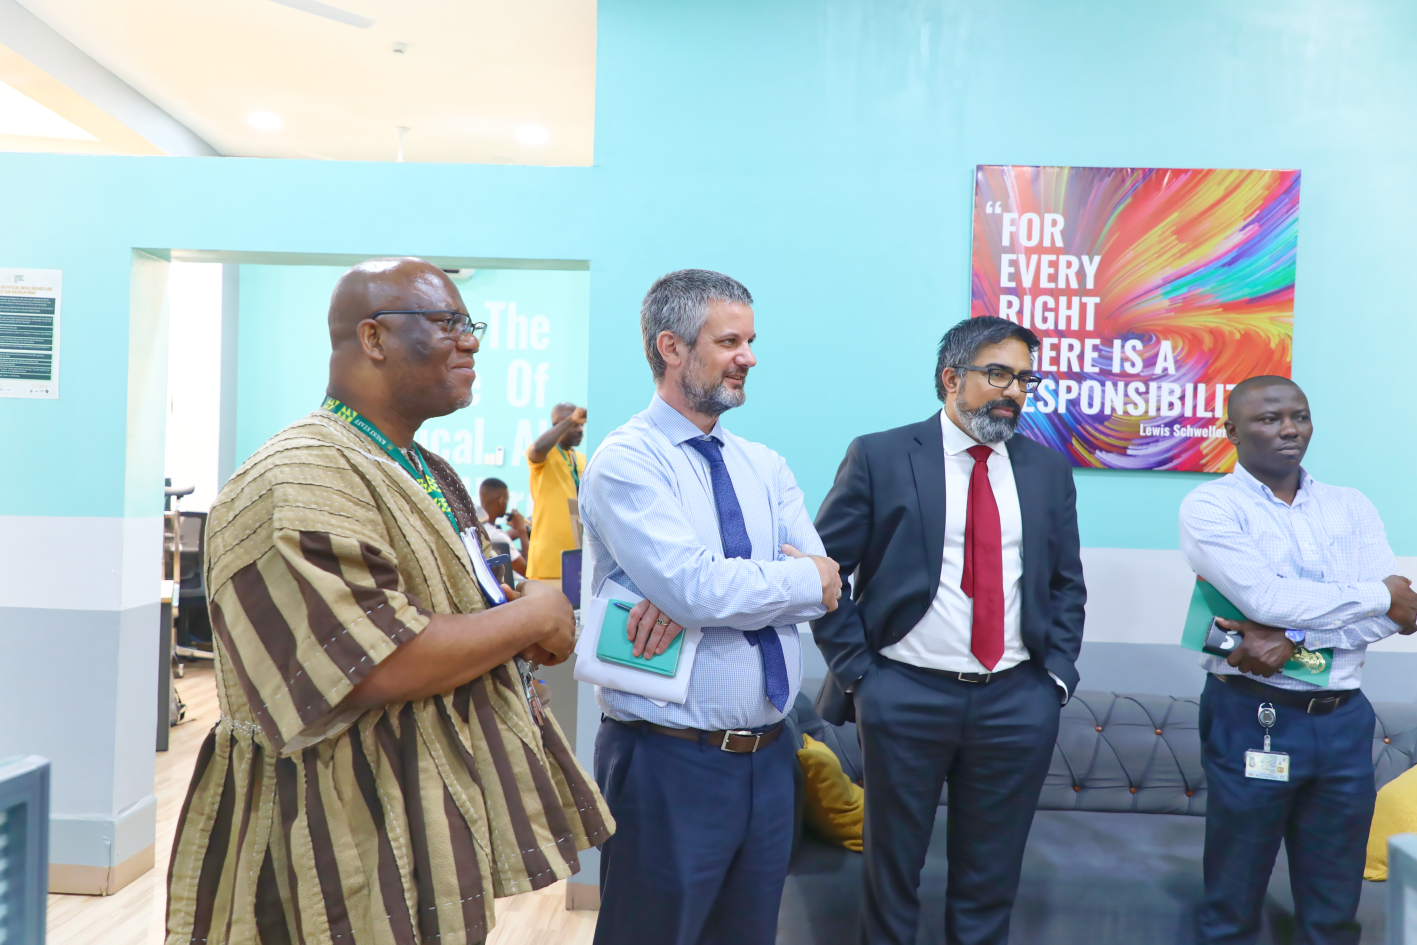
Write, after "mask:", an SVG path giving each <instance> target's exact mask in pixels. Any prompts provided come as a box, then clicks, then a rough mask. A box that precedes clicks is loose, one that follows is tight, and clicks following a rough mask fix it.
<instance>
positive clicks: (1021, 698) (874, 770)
mask: <svg viewBox="0 0 1417 945" xmlns="http://www.w3.org/2000/svg"><path fill="white" fill-rule="evenodd" d="M1037 349H1038V337H1037V336H1036V335H1035V334H1034V333H1033V332H1031V331H1029V330H1028V329H1027V328H1022V327H1020V326H1018V325H1016V324H1014V323H1013V322H1009V321H1005V320H1004V319H1001V318H971V319H965V320H964V321H962V322H960V323H959V324H958V325H956V326H954V327H953V328H951V329H950V330H949V331H948V332H947V333H946V334H945V337H944V338H943V339H942V340H941V341H940V350H939V360H938V363H937V365H936V368H935V390H936V393H937V394H938V395H939V397H940V400H941V401H943V402H944V405H945V407H944V410H942V411H941V412H940V413H939V414H937V415H934V416H931V417H930V418H929V419H928V420H925V421H922V422H920V423H913V424H910V425H909V426H903V427H898V428H896V429H894V430H886V431H885V432H882V433H871V434H867V435H866V436H862V437H858V438H857V439H855V440H853V441H852V443H851V445H850V446H849V447H847V450H846V458H845V459H844V460H843V461H842V464H841V468H840V469H839V470H838V471H837V474H836V483H835V484H834V485H833V486H832V489H831V492H830V493H829V494H828V495H827V498H826V500H825V501H824V502H823V503H822V507H821V510H820V512H818V514H817V531H818V533H819V534H820V535H821V536H822V541H823V542H824V543H825V544H826V553H827V554H828V555H830V556H831V557H832V558H834V559H835V560H836V561H838V562H840V564H841V573H842V574H843V575H846V574H851V573H852V572H853V571H854V572H855V574H854V575H853V577H852V578H851V582H850V584H851V589H852V593H851V594H850V595H849V596H848V595H846V594H843V595H842V598H841V602H840V605H839V606H838V607H837V609H836V610H835V611H834V612H832V613H830V614H827V615H826V616H825V617H823V618H821V619H819V620H817V621H815V622H814V632H815V636H816V641H817V645H818V646H819V647H820V648H821V651H822V653H823V654H824V655H825V656H826V659H827V664H828V666H829V667H830V669H831V675H830V676H829V677H828V678H827V680H826V683H825V684H824V685H823V686H822V691H821V693H820V694H819V695H818V697H817V707H818V710H819V711H820V712H821V714H822V716H823V717H824V718H826V719H827V720H828V721H831V722H834V723H840V722H842V721H845V720H847V719H849V718H851V717H852V716H853V713H854V717H855V719H856V723H857V726H858V729H857V730H858V733H859V736H860V738H861V746H862V753H863V756H864V761H865V770H866V779H865V786H866V825H865V845H866V850H865V853H866V893H865V900H864V904H863V908H862V918H861V932H860V934H861V941H862V942H866V943H870V945H883V943H900V945H914V942H915V936H916V926H917V923H918V921H919V915H920V897H919V892H918V890H919V885H920V869H921V866H922V865H923V864H924V862H925V851H926V848H927V847H928V846H929V843H930V834H931V831H932V830H933V828H934V825H935V810H936V807H937V806H938V804H939V798H940V789H941V786H942V785H943V784H944V782H946V781H948V782H949V804H948V807H947V811H948V817H949V828H948V829H949V839H948V845H947V848H946V852H947V855H948V857H949V882H948V887H947V889H946V899H945V902H946V905H945V941H946V942H948V943H950V945H985V943H1003V942H1007V941H1008V935H1009V913H1010V912H1011V910H1012V908H1013V902H1014V895H1015V894H1016V893H1017V891H1018V881H1019V871H1020V868H1021V865H1022V862H1023V848H1024V844H1025V842H1026V841H1027V840H1028V830H1029V826H1030V825H1031V823H1032V821H1033V811H1034V808H1035V806H1036V805H1037V803H1038V795H1039V792H1040V791H1042V789H1043V780H1044V777H1045V776H1046V775H1047V773H1048V764H1049V760H1050V759H1051V758H1052V754H1053V743H1054V740H1055V738H1056V737H1057V733H1058V714H1059V708H1060V706H1061V705H1062V704H1063V703H1065V702H1067V700H1068V697H1069V696H1070V695H1071V693H1072V692H1073V691H1074V690H1075V689H1076V688H1077V683H1078V674H1077V670H1076V669H1074V667H1073V664H1074V662H1075V661H1076V660H1077V655H1078V648H1079V646H1080V645H1081V643H1082V625H1083V604H1084V602H1085V601H1086V599H1087V591H1086V588H1084V586H1083V579H1082V562H1081V560H1080V559H1079V556H1078V529H1077V510H1076V500H1077V493H1076V491H1075V490H1074V488H1073V477H1072V468H1071V466H1070V465H1069V464H1068V461H1067V459H1065V458H1064V457H1063V456H1062V455H1060V454H1059V453H1057V452H1055V451H1053V450H1051V449H1048V448H1047V447H1045V446H1041V445H1039V444H1037V443H1035V442H1033V441H1032V440H1029V439H1027V438H1025V437H1013V432H1014V429H1015V427H1016V426H1017V424H1018V420H1019V416H1020V415H1021V413H1022V411H1023V407H1024V403H1025V401H1026V399H1027V395H1028V393H1029V392H1030V391H1033V390H1035V389H1037V386H1038V384H1039V382H1040V380H1041V379H1040V378H1039V377H1038V375H1036V374H1034V373H1033V368H1032V363H1033V362H1032V355H1033V353H1034V352H1035V351H1037Z"/></svg>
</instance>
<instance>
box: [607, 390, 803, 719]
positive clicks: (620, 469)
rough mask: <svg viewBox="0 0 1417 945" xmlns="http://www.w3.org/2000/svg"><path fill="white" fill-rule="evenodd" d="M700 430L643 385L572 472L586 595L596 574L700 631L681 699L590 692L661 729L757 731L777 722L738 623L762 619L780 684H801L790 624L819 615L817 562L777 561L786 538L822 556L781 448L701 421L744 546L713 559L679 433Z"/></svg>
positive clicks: (708, 499) (709, 488) (700, 493)
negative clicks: (777, 648) (775, 652)
mask: <svg viewBox="0 0 1417 945" xmlns="http://www.w3.org/2000/svg"><path fill="white" fill-rule="evenodd" d="M703 435H704V433H703V431H701V430H700V429H699V428H698V427H696V426H695V425H694V424H693V423H692V422H690V421H689V419H688V418H686V417H685V416H684V415H683V414H681V413H679V411H677V410H675V409H674V408H673V407H671V406H669V405H668V404H667V403H665V402H664V401H663V400H661V399H660V398H659V395H658V394H656V395H655V396H654V399H652V400H651V401H650V404H649V407H648V408H647V409H646V410H644V411H643V412H641V413H638V414H636V415H635V416H634V417H632V418H630V421H629V422H628V423H626V424H625V425H624V426H622V427H620V428H619V429H617V430H615V431H614V432H613V433H611V434H610V435H609V436H608V437H606V438H605V441H604V442H603V443H601V445H600V447H599V448H598V449H597V450H596V451H595V455H594V457H592V459H591V460H590V463H589V464H588V465H587V466H586V470H585V473H584V474H583V476H582V478H581V493H580V514H581V523H582V526H583V527H584V529H585V536H584V547H585V555H586V558H587V559H588V565H589V567H590V568H591V588H592V591H593V592H594V593H596V594H599V593H600V588H601V587H602V586H603V585H604V584H605V582H606V580H607V579H608V580H612V581H615V582H616V583H617V584H620V585H622V586H624V587H626V588H628V589H630V590H632V591H635V592H636V593H638V594H641V595H643V596H644V597H647V598H649V600H650V601H652V602H653V603H654V604H655V606H657V607H659V608H660V609H661V610H663V611H664V612H665V613H666V614H668V615H669V616H670V617H672V618H673V619H674V620H675V621H676V622H678V623H679V624H681V625H683V626H685V627H702V628H703V630H704V635H703V639H702V640H700V641H699V647H698V653H697V655H696V657H695V659H694V668H693V672H692V674H691V675H690V677H689V695H688V698H687V699H686V700H685V701H684V704H683V705H676V704H674V703H672V702H671V703H669V704H668V705H664V706H660V705H656V704H655V703H654V702H651V701H650V700H649V699H646V698H645V697H643V696H638V695H635V694H634V693H629V692H623V691H621V690H618V689H606V688H604V687H599V686H598V687H596V701H597V702H598V703H599V705H600V709H601V711H602V712H604V713H605V714H606V715H607V716H608V717H610V718H612V719H619V720H620V721H633V720H636V719H643V720H645V721H647V722H654V723H656V724H658V725H665V726H669V727H671V728H698V729H705V730H708V731H717V730H719V729H737V728H759V727H761V726H765V725H771V724H773V723H775V722H777V721H779V720H780V719H781V718H782V715H783V714H782V713H781V712H778V711H777V710H776V709H775V708H773V705H772V703H771V702H769V701H768V697H767V687H766V685H765V683H764V681H763V662H762V657H761V656H760V655H759V650H758V648H757V647H754V646H751V645H750V644H749V643H748V641H747V640H746V639H745V638H744V636H743V633H742V631H744V630H760V629H763V628H765V627H769V626H770V627H773V628H774V629H775V630H776V631H777V634H778V639H780V640H781V641H782V655H783V658H784V660H785V661H786V663H787V676H788V682H789V683H790V685H791V689H790V692H789V695H788V700H787V705H788V707H789V708H790V707H791V705H792V701H793V700H794V699H795V698H796V697H797V690H798V689H799V688H800V687H801V684H802V645H801V641H800V640H798V638H797V628H796V624H798V623H801V622H803V621H807V620H814V619H816V618H817V617H820V616H821V615H822V614H824V613H826V608H825V607H823V606H822V582H821V578H820V576H819V575H818V573H817V566H816V564H815V563H813V562H812V561H811V560H809V559H807V558H788V557H786V556H785V555H783V554H782V553H781V551H780V550H779V549H780V546H781V545H783V544H789V545H792V546H793V547H795V548H796V549H797V550H798V551H801V552H803V553H804V554H809V555H822V554H825V553H826V551H825V549H824V548H823V547H822V540H821V539H820V538H819V537H818V536H817V530H816V529H815V528H814V527H813V526H812V520H811V518H809V517H808V515H807V509H806V507H805V506H804V505H803V502H802V490H801V489H799V488H797V480H796V479H794V478H793V476H792V472H791V471H790V470H789V469H788V468H787V463H786V462H784V461H783V459H782V457H781V456H779V455H778V454H776V453H774V452H773V451H772V450H770V449H768V448H767V447H765V446H762V445H761V444H758V443H752V442H749V441H748V440H745V439H743V438H742V437H738V436H734V435H733V434H732V433H729V432H728V431H727V430H725V429H724V428H723V425H722V424H721V423H719V424H715V425H714V428H713V430H712V431H711V432H710V434H709V435H710V436H713V437H716V438H717V439H718V440H719V441H720V442H721V443H722V444H723V460H724V463H725V464H726V465H727V467H728V473H729V475H730V476H731V477H732V478H733V489H734V492H735V493H736V494H737V496H738V504H739V505H740V506H741V507H742V509H743V522H744V524H745V525H746V526H747V529H748V537H749V539H751V540H752V542H753V557H752V558H751V559H742V558H725V557H724V556H723V543H722V540H721V539H720V537H719V530H718V510H717V507H716V506H715V505H714V499H713V485H712V482H711V481H710V478H709V465H708V462H707V461H706V460H705V459H704V458H703V457H702V456H700V455H699V454H698V453H697V452H696V451H695V450H694V449H692V448H691V447H689V446H687V445H685V444H686V443H687V441H688V440H691V439H693V438H695V437H702V436H703Z"/></svg>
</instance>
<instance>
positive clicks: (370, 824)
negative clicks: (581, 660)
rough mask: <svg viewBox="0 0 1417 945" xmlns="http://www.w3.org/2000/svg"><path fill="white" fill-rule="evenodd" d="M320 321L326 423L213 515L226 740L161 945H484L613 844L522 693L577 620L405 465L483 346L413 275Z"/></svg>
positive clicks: (561, 742) (358, 277) (279, 443)
mask: <svg viewBox="0 0 1417 945" xmlns="http://www.w3.org/2000/svg"><path fill="white" fill-rule="evenodd" d="M329 323H330V339H331V343H332V346H333V349H334V350H333V354H332V356H331V359H330V383H329V397H328V399H327V400H326V401H325V406H324V407H322V408H321V409H319V410H316V411H315V412H314V413H311V414H310V415H309V416H307V417H305V418H304V419H302V420H299V421H297V422H295V423H293V424H291V425H290V426H289V427H287V428H286V429H284V430H282V431H281V432H280V433H278V434H276V435H275V436H274V437H273V438H272V439H271V440H270V441H269V442H267V443H266V444H265V446H263V447H262V448H261V449H260V450H258V451H257V452H256V454H255V455H254V456H252V457H251V459H250V460H248V461H247V462H246V464H245V465H243V466H242V467H241V469H239V470H238V471H237V472H236V474H235V475H234V476H233V477H232V478H231V481H230V482H228V483H227V485H226V487H225V488H224V489H223V490H222V492H221V495H219V496H218V497H217V500H216V502H215V504H214V505H213V506H212V511H211V516H210V525H209V529H210V530H209V535H208V544H207V547H208V549H209V550H208V564H207V586H208V587H209V588H210V589H211V618H212V627H213V630H214V641H215V648H216V667H217V686H218V694H219V697H220V700H221V719H220V721H219V722H218V723H217V725H216V727H215V728H214V729H213V730H212V733H211V734H210V735H209V736H208V738H207V741H206V743H205V744H204V745H203V746H202V751H201V755H200V757H199V758H198V761H197V767H196V771H195V772H194V773H193V776H192V786H191V789H190V793H189V794H188V797H187V801H186V803H185V805H184V806H183V810H182V816H181V820H180V822H179V824H178V827H177V837H176V842H175V845H174V848H173V855H172V864H171V871H170V874H169V880H168V886H169V898H168V915H167V932H168V937H167V942H168V945H179V943H180V945H188V943H225V942H242V943H259V945H277V943H279V945H285V943H307V945H316V943H321V945H374V943H381V945H382V943H390V945H393V943H399V945H402V943H414V942H436V943H440V945H453V943H472V942H480V941H482V940H483V939H484V938H485V937H486V935H487V932H488V930H489V929H490V928H491V926H492V924H493V921H494V915H495V913H494V910H493V904H492V900H493V897H497V896H510V895H514V894H516V893H521V892H527V891H530V890H533V889H538V888H540V887H543V886H546V885H549V884H551V883H553V882H555V881H556V880H558V879H561V878H564V877H566V876H569V875H570V874H572V873H574V872H576V870H577V869H578V867H579V864H578V861H577V856H576V854H577V851H578V850H582V849H585V848H586V847H588V846H590V845H592V844H597V843H600V842H602V841H604V840H605V839H606V838H607V837H609V836H610V834H611V832H612V831H613V830H614V825H613V822H612V821H611V818H610V816H609V813H608V812H607V810H606V808H605V806H604V802H603V801H602V799H601V797H600V795H599V793H598V791H597V790H596V787H595V785H594V783H593V782H592V781H591V779H590V778H589V777H588V776H587V774H586V772H585V771H584V770H583V769H582V768H581V767H580V766H579V765H578V764H577V763H576V760H575V757H574V755H573V754H572V752H571V750H570V748H569V747H568V746H567V743H566V740H565V737H564V736H563V735H562V733H561V730H560V728H559V727H558V726H557V724H556V720H555V719H554V718H553V717H552V716H551V715H550V713H549V712H548V711H544V710H543V709H542V708H541V706H540V703H539V701H538V700H537V699H535V698H529V696H528V688H527V687H528V681H527V677H526V673H525V667H526V666H527V665H529V664H530V663H534V662H542V663H548V664H550V663H557V662H561V661H562V660H564V659H565V658H566V657H567V656H568V655H569V653H570V651H571V647H572V645H573V643H572V640H573V634H574V628H573V617H572V612H571V607H570V604H569V603H568V602H567V600H566V598H565V597H564V596H563V595H562V594H561V593H560V591H559V590H556V589H554V588H551V587H549V586H546V585H541V584H537V583H535V582H529V583H527V584H525V585H523V590H522V593H521V594H520V595H517V594H515V593H512V592H511V591H510V588H506V587H505V586H501V587H499V586H498V584H497V582H496V580H495V579H494V578H492V576H491V572H490V571H489V570H487V569H486V567H485V566H484V565H483V564H482V560H481V559H482V556H483V555H484V554H490V553H491V552H490V546H489V545H488V543H487V540H486V538H485V536H483V535H482V533H481V530H480V529H479V528H478V526H477V517H476V514H475V507H474V505H473V502H472V500H471V499H470V498H469V497H468V495H467V492H466V490H465V489H464V487H463V485H462V483H461V482H460V480H459V479H458V477H457V475H456V474H455V473H454V472H453V470H452V469H451V467H449V466H448V465H447V464H446V463H444V462H443V461H442V460H441V459H440V458H439V457H438V456H437V455H436V454H433V453H428V452H425V451H423V450H421V449H419V448H418V447H417V446H415V445H414V443H413V434H414V432H415V431H416V430H417V429H418V427H419V425H420V424H421V423H422V422H423V421H424V420H427V419H429V418H431V417H437V416H443V415H445V414H448V413H451V412H452V411H454V410H456V409H458V408H460V407H463V406H466V405H467V403H468V402H469V400H470V391H471V386H472V382H473V378H474V373H473V370H472V365H473V358H472V355H473V354H475V353H476V351H477V345H478V342H477V336H478V334H479V333H480V329H481V328H482V327H483V326H480V325H475V324H472V323H471V322H470V321H469V319H468V316H467V311H466V308H465V307H464V305H463V302H462V299H461V298H460V296H459V294H458V291H457V289H456V288H455V287H454V286H453V284H452V283H451V282H450V281H449V280H448V279H447V277H446V276H445V275H444V274H443V273H442V272H441V271H440V270H439V269H437V268H435V267H433V266H431V265H429V264H427V263H424V262H422V261H420V260H412V259H399V260H375V261H371V262H368V263H364V264H362V265H360V266H357V267H355V268H354V269H352V270H350V271H349V272H348V273H346V274H345V276H344V277H343V278H342V279H341V280H340V282H339V284H338V286H337V287H336V288H335V292H334V296H333V298H332V299H331V303H330V316H329ZM474 555H475V556H477V557H476V558H474V557H472V556H474ZM479 572H481V579H479ZM503 596H505V597H507V598H508V600H507V601H506V602H505V603H500V601H501V599H502V597H503ZM491 603H498V604H499V605H498V606H495V607H493V606H489V605H490V604H491Z"/></svg>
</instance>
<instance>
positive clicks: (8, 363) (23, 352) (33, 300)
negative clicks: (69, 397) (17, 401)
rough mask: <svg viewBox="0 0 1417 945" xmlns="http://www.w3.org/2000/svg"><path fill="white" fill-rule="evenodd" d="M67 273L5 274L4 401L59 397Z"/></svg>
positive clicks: (0, 322) (0, 279)
mask: <svg viewBox="0 0 1417 945" xmlns="http://www.w3.org/2000/svg"><path fill="white" fill-rule="evenodd" d="M62 277H63V271H62V270H59V269H0V397H36V398H45V399H50V400H53V399H55V398H57V397H58V396H59V302H60V295H61V282H62Z"/></svg>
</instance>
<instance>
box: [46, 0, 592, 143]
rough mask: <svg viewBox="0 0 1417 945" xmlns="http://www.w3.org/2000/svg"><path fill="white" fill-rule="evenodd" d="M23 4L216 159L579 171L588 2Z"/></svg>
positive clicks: (69, 0)
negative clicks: (258, 116) (269, 125)
mask: <svg viewBox="0 0 1417 945" xmlns="http://www.w3.org/2000/svg"><path fill="white" fill-rule="evenodd" d="M21 3H22V4H23V5H24V6H25V8H27V9H28V10H29V11H30V12H31V13H33V14H34V15H36V16H37V17H39V18H40V19H41V20H43V21H44V22H45V23H46V24H47V25H48V26H50V27H51V28H53V29H54V30H55V31H57V32H58V33H60V34H61V35H63V36H64V37H65V38H67V39H68V40H69V41H70V42H72V43H73V44H74V45H76V46H78V47H79V48H80V49H81V50H83V51H84V52H85V53H87V54H88V55H89V56H91V57H92V58H93V59H95V60H97V61H98V62H99V63H100V64H101V65H103V66H105V67H106V68H107V69H109V70H110V71H111V72H113V73H114V74H115V75H117V76H118V77H119V78H121V79H123V80H124V81H125V82H127V83H128V84H129V85H131V86H133V87H134V88H135V89H136V90H137V91H139V92H141V93H142V94H143V95H145V96H147V98H149V99H150V100H152V101H153V102H154V103H155V104H156V105H158V106H159V107H160V108H162V109H164V110H165V111H167V112H168V113H169V114H170V115H172V116H173V117H174V118H176V119H177V120H178V121H180V122H182V123H183V124H185V125H186V126H187V127H189V128H191V129H192V130H193V131H194V132H196V133H197V134H198V135H200V136H201V137H202V138H204V139H205V140H206V141H208V142H209V143H210V144H211V145H212V146H213V147H214V148H216V150H217V151H218V152H220V153H222V154H227V155H242V156H250V157H281V158H326V159H332V160H359V161H392V160H396V158H397V155H398V140H399V136H398V131H397V129H398V128H399V127H404V128H407V129H408V131H407V133H406V135H405V137H404V146H403V154H404V159H405V160H407V161H436V162H468V163H491V164H547V165H576V164H579V165H588V164H590V163H591V162H592V155H593V144H594V126H595V0H526V2H522V3H512V2H508V0H337V2H335V3H322V2H320V0H196V2H194V0H21ZM331 7H333V8H334V9H333V10H330V9H329V8H331ZM321 8H325V9H326V12H328V13H329V14H330V15H331V16H335V17H337V18H339V19H343V20H346V21H352V22H353V23H360V22H366V21H368V20H372V21H373V24H372V25H370V26H368V27H365V28H361V27H360V26H357V25H351V22H338V21H337V20H336V19H330V18H327V17H324V16H319V15H316V14H315V13H312V12H308V11H309V10H311V9H315V10H319V9H321ZM395 44H403V45H406V50H407V51H405V52H402V53H398V52H394V47H395ZM256 112H265V113H270V114H273V115H276V116H279V118H280V122H281V126H280V128H278V129H276V130H261V129H258V128H256V127H253V126H252V124H251V123H250V121H249V120H248V116H250V115H251V114H252V113H256ZM537 129H544V132H545V140H544V141H543V142H541V143H536V139H537V138H539V137H541V135H540V134H539V133H538V132H537ZM519 130H520V131H521V134H520V135H519V134H518V132H519Z"/></svg>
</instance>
